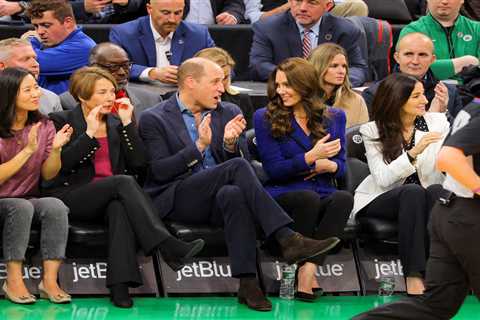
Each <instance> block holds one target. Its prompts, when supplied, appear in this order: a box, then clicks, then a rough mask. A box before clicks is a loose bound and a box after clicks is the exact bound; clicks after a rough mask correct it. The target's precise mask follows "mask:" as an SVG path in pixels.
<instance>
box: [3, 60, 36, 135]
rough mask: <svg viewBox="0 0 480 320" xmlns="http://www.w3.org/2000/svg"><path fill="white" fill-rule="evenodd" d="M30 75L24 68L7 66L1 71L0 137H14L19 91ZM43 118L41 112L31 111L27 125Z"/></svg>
mask: <svg viewBox="0 0 480 320" xmlns="http://www.w3.org/2000/svg"><path fill="white" fill-rule="evenodd" d="M28 75H32V74H31V73H30V72H28V71H27V70H25V69H22V68H5V69H4V70H3V71H0V92H1V93H2V94H0V138H10V137H13V134H12V130H11V129H12V125H13V122H14V121H15V110H16V102H17V96H18V91H19V89H20V85H21V83H22V81H23V79H25V77H26V76H28ZM32 76H33V75H32ZM41 118H42V116H41V115H40V112H38V111H29V112H28V117H27V123H26V124H25V125H26V126H27V125H29V124H32V123H35V122H38V121H39V120H40V119H41Z"/></svg>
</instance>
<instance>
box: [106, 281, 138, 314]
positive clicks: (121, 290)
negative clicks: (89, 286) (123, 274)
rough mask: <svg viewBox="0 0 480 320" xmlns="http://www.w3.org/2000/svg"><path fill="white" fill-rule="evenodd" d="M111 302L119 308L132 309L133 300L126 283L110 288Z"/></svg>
mask: <svg viewBox="0 0 480 320" xmlns="http://www.w3.org/2000/svg"><path fill="white" fill-rule="evenodd" d="M110 301H112V303H113V304H114V305H115V306H117V307H119V308H131V307H132V306H133V300H132V298H131V297H130V294H129V293H128V286H127V285H126V284H125V283H119V284H114V285H113V286H111V287H110Z"/></svg>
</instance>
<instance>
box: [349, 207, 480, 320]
mask: <svg viewBox="0 0 480 320" xmlns="http://www.w3.org/2000/svg"><path fill="white" fill-rule="evenodd" d="M479 213H480V200H478V199H467V198H457V199H455V200H453V203H452V204H451V205H450V206H449V207H445V206H442V205H440V204H439V203H437V205H436V206H435V207H434V208H433V210H432V217H431V222H430V258H429V260H428V264H427V273H426V281H425V282H426V290H425V293H424V294H423V295H422V296H421V297H419V298H407V299H404V300H401V301H398V302H394V303H390V304H386V305H383V306H381V307H379V308H376V309H374V310H371V311H368V312H365V313H363V314H361V315H358V316H357V317H355V318H353V319H356V320H359V319H372V320H374V319H382V320H383V319H422V320H442V319H450V318H452V317H453V316H454V315H455V314H456V313H457V311H458V310H459V309H460V307H461V306H462V303H463V301H464V300H465V297H466V295H467V294H468V291H469V289H470V288H472V289H473V291H474V293H475V295H476V296H477V298H478V299H479V300H480V246H478V243H479V242H480V214H479Z"/></svg>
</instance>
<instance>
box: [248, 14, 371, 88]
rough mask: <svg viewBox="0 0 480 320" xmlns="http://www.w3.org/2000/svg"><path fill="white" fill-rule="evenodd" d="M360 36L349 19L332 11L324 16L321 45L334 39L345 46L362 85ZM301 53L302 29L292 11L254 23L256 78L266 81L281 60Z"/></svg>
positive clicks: (354, 79)
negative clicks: (335, 14)
mask: <svg viewBox="0 0 480 320" xmlns="http://www.w3.org/2000/svg"><path fill="white" fill-rule="evenodd" d="M360 39H362V38H361V33H360V30H359V29H358V28H357V27H356V26H354V25H353V24H352V23H351V22H350V21H348V20H347V19H345V18H340V17H335V16H332V15H331V14H329V13H326V14H324V15H323V16H322V21H321V24H320V32H319V37H318V44H322V43H325V42H335V43H337V44H339V45H341V46H342V47H343V48H344V49H345V51H346V52H347V55H348V63H349V66H350V81H351V83H352V85H353V86H354V87H357V86H361V85H362V84H363V83H364V82H365V81H366V79H367V74H368V73H367V71H368V66H367V61H366V57H363V56H362V52H361V49H360V48H361V47H360V44H359V43H358V42H359V40H360ZM302 56H303V54H302V40H301V37H300V31H299V29H298V26H297V24H296V23H295V19H294V18H293V16H292V15H291V14H290V11H287V12H285V13H282V14H279V15H275V16H272V17H270V18H268V19H262V20H259V21H257V22H256V23H254V24H253V43H252V48H251V50H250V70H251V72H252V77H253V78H254V79H256V80H260V81H266V80H267V79H268V76H269V75H270V73H271V72H272V71H273V70H274V69H275V67H276V66H277V65H278V64H279V63H280V62H282V61H283V60H285V59H287V58H290V57H302Z"/></svg>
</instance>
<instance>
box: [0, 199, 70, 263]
mask: <svg viewBox="0 0 480 320" xmlns="http://www.w3.org/2000/svg"><path fill="white" fill-rule="evenodd" d="M68 212H69V209H68V208H67V207H66V206H65V205H64V204H63V202H62V201H61V200H59V199H56V198H38V199H22V198H3V199H0V218H1V219H2V221H3V241H2V242H3V243H2V245H3V257H4V260H6V261H22V260H24V259H25V251H26V250H27V246H28V240H29V238H30V227H31V225H32V221H39V222H41V225H42V229H41V238H40V250H41V254H42V259H43V260H53V259H63V258H64V257H65V247H66V246H67V238H68Z"/></svg>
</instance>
